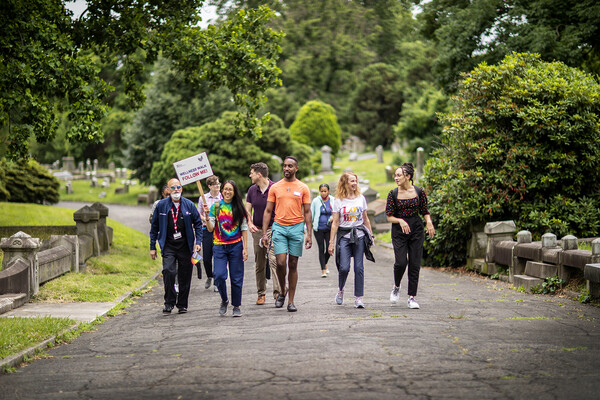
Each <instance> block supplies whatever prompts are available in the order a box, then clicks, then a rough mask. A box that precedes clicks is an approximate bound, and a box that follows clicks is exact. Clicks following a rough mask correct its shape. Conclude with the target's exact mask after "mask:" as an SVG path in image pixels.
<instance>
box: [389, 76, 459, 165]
mask: <svg viewBox="0 0 600 400" xmlns="http://www.w3.org/2000/svg"><path fill="white" fill-rule="evenodd" d="M445 112H448V98H447V97H446V95H444V93H442V91H440V90H438V89H435V88H434V87H433V86H429V87H428V88H426V89H424V90H423V92H422V93H421V95H420V96H419V97H418V98H416V99H415V100H413V101H410V102H406V103H404V106H403V108H402V112H401V113H400V121H399V122H398V124H397V125H396V126H395V130H394V132H395V134H396V137H397V138H398V139H399V140H400V142H402V143H405V144H406V146H405V149H404V150H405V151H406V153H408V154H415V152H416V150H417V148H419V147H423V149H425V154H430V153H431V151H432V150H433V149H434V148H436V147H437V142H438V141H439V137H440V135H441V133H442V125H441V124H440V122H439V119H438V113H445Z"/></svg>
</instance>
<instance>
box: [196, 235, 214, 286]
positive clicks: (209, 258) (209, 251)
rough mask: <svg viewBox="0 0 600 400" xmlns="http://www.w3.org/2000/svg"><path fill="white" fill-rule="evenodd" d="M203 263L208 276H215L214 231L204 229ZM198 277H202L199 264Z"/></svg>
mask: <svg viewBox="0 0 600 400" xmlns="http://www.w3.org/2000/svg"><path fill="white" fill-rule="evenodd" d="M202 263H203V264H204V271H205V272H206V277H207V278H212V277H214V274H213V232H209V231H208V229H202ZM198 279H202V270H201V269H200V265H198Z"/></svg>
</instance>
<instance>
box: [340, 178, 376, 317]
mask: <svg viewBox="0 0 600 400" xmlns="http://www.w3.org/2000/svg"><path fill="white" fill-rule="evenodd" d="M332 212H333V222H332V224H331V239H330V241H329V254H331V255H333V254H334V250H335V249H336V248H337V255H336V265H337V267H338V271H339V290H338V293H337V295H336V296H335V302H336V303H337V304H339V305H341V304H342V303H343V302H344V286H345V285H346V279H347V278H348V274H349V273H350V259H351V258H352V257H354V306H355V307H356V308H364V307H365V305H364V303H363V292H364V286H365V274H364V265H363V261H364V260H363V258H364V255H365V251H367V247H368V245H370V244H371V243H372V240H373V231H372V229H371V223H370V222H369V218H368V217H367V200H366V199H365V196H363V195H362V194H361V193H360V188H359V187H358V177H357V176H356V174H354V173H352V172H346V173H344V174H342V176H340V180H339V182H338V185H337V189H336V194H335V201H334V202H333V209H332ZM336 235H337V240H336Z"/></svg>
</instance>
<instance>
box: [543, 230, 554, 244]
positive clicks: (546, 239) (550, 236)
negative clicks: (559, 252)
mask: <svg viewBox="0 0 600 400" xmlns="http://www.w3.org/2000/svg"><path fill="white" fill-rule="evenodd" d="M542 247H556V235H555V234H554V233H550V232H548V233H544V234H543V235H542Z"/></svg>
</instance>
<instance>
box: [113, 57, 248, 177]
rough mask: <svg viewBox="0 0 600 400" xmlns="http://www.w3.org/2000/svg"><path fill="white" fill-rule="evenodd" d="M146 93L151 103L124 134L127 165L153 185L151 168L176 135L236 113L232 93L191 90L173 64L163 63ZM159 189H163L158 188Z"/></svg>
mask: <svg viewBox="0 0 600 400" xmlns="http://www.w3.org/2000/svg"><path fill="white" fill-rule="evenodd" d="M154 72H155V73H154V75H153V77H152V79H151V82H150V87H149V89H148V91H147V96H148V100H147V101H146V103H145V104H144V106H143V107H142V108H141V109H140V110H139V111H137V113H136V114H135V117H134V119H133V122H132V124H131V125H129V126H128V128H127V130H126V134H125V141H126V143H127V150H126V155H127V157H126V165H127V167H129V168H131V169H132V170H134V173H133V177H134V178H138V179H140V180H141V181H142V182H145V183H149V182H150V172H151V171H152V165H153V164H154V163H155V162H157V161H158V160H160V157H161V154H162V152H163V148H164V145H165V143H167V142H168V141H169V139H170V138H171V135H172V134H173V132H175V131H176V130H178V129H183V128H187V127H190V126H201V125H203V124H205V123H207V122H210V121H214V120H216V119H217V118H218V117H219V116H220V115H221V114H222V113H223V111H227V110H229V111H234V110H236V107H235V104H234V103H233V102H232V101H231V93H230V92H229V91H228V90H227V89H225V88H220V89H218V90H214V89H212V88H211V87H210V85H208V84H207V83H205V84H203V85H202V86H200V87H195V86H190V85H188V84H187V83H186V81H185V78H184V77H183V76H182V74H181V73H180V72H178V71H177V70H175V69H174V68H173V65H172V63H171V62H170V61H169V60H166V59H160V60H159V61H158V62H157V64H156V68H155V71H154ZM159 187H160V186H159Z"/></svg>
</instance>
